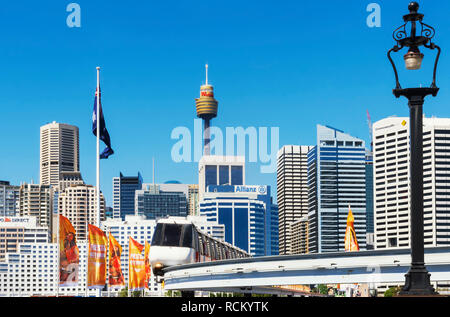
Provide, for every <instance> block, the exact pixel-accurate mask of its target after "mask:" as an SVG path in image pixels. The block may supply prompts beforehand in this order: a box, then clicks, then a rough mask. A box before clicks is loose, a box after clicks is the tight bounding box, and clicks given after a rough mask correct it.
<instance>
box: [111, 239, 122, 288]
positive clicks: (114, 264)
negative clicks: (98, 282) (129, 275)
mask: <svg viewBox="0 0 450 317" xmlns="http://www.w3.org/2000/svg"><path fill="white" fill-rule="evenodd" d="M121 254H122V246H121V245H120V244H119V243H118V242H117V240H116V238H114V237H113V235H112V234H111V233H109V286H119V287H121V286H124V285H125V279H124V277H123V273H122V269H121V265H120V255H121Z"/></svg>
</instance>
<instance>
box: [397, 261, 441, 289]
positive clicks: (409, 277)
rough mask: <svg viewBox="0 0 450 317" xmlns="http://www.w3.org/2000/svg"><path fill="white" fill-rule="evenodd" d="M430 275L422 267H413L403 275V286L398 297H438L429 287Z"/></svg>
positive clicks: (431, 287)
mask: <svg viewBox="0 0 450 317" xmlns="http://www.w3.org/2000/svg"><path fill="white" fill-rule="evenodd" d="M430 275H431V274H430V273H428V270H427V269H426V268H425V266H424V265H418V266H415V265H413V266H412V267H411V268H410V270H409V272H408V273H407V274H405V278H406V279H405V286H403V289H402V290H401V291H400V292H399V295H400V296H430V295H431V296H432V295H438V293H437V292H436V291H435V290H434V288H433V286H431V282H430Z"/></svg>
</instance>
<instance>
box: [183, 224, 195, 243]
mask: <svg viewBox="0 0 450 317" xmlns="http://www.w3.org/2000/svg"><path fill="white" fill-rule="evenodd" d="M183 227H184V228H183V229H184V230H183V242H182V244H181V246H182V247H185V248H192V231H193V230H192V225H184V226H183Z"/></svg>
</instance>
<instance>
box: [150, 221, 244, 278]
mask: <svg viewBox="0 0 450 317" xmlns="http://www.w3.org/2000/svg"><path fill="white" fill-rule="evenodd" d="M244 257H250V254H248V253H247V252H245V251H244V250H242V249H239V248H237V247H235V246H233V245H231V244H229V243H227V242H224V241H221V240H219V239H216V238H213V237H211V236H210V235H207V234H206V233H204V232H202V231H200V230H199V229H198V228H197V227H196V226H195V225H194V224H193V223H192V221H190V220H188V219H186V218H182V217H169V218H164V219H160V220H158V221H157V224H156V228H155V232H154V234H153V239H152V243H151V248H150V254H149V261H150V264H151V267H152V270H153V273H154V274H155V275H156V276H162V275H163V269H164V268H166V267H169V266H173V265H179V264H188V263H195V262H207V261H215V260H224V259H235V258H244Z"/></svg>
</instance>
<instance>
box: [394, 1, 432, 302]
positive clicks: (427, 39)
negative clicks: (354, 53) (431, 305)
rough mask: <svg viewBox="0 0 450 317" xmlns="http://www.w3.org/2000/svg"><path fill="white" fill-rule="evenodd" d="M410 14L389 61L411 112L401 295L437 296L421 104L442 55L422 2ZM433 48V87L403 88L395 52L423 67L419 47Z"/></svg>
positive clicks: (399, 93)
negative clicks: (428, 263) (428, 236)
mask: <svg viewBox="0 0 450 317" xmlns="http://www.w3.org/2000/svg"><path fill="white" fill-rule="evenodd" d="M408 9H409V14H406V15H404V16H403V20H404V21H405V24H404V25H402V26H401V27H399V28H398V29H396V30H395V31H394V33H393V38H394V40H395V41H396V42H397V44H396V45H395V46H394V47H393V48H391V49H390V50H389V52H388V58H389V61H390V62H391V64H392V67H393V68H394V74H395V81H396V87H395V89H394V90H393V92H394V95H395V97H397V98H399V97H400V96H404V97H406V98H407V99H408V105H409V112H410V147H411V159H410V181H411V190H410V194H411V209H410V220H411V225H410V227H411V229H410V230H411V242H410V243H411V268H410V270H409V271H408V273H407V274H406V275H405V278H406V280H405V286H404V287H403V289H402V291H401V292H400V295H434V294H437V293H436V292H435V291H434V288H433V287H432V286H431V283H430V274H429V273H428V270H427V269H426V267H425V259H424V258H425V257H424V226H423V139H422V133H423V118H422V116H423V114H422V107H423V103H424V100H425V97H426V96H428V95H432V96H433V97H436V95H437V93H438V91H439V88H438V87H437V86H436V68H437V64H438V61H439V56H440V54H441V49H440V47H439V46H437V45H436V44H434V43H433V42H432V41H431V40H432V38H433V37H434V35H435V31H434V29H433V28H432V27H431V26H429V25H427V24H425V23H423V22H422V19H423V16H424V15H423V14H421V13H418V10H419V4H418V3H417V2H411V3H410V4H409V6H408ZM422 46H423V47H425V48H427V49H430V50H434V49H437V55H436V60H435V62H434V71H433V81H432V83H431V86H430V87H420V88H402V87H401V85H400V82H399V79H398V72H397V68H396V67H395V63H394V61H393V60H392V58H391V53H392V52H398V51H400V50H401V49H403V48H405V47H407V48H409V49H408V52H407V53H406V54H405V55H404V60H405V66H406V69H408V70H416V69H420V67H421V65H422V60H423V58H424V55H423V54H422V53H421V52H420V47H422Z"/></svg>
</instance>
